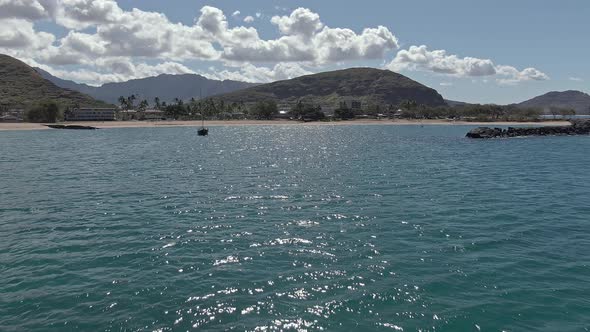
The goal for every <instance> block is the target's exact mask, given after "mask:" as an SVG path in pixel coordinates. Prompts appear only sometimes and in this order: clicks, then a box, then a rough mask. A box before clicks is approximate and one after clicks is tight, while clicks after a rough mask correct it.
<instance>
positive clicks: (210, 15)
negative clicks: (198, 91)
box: [0, 0, 548, 84]
mask: <svg viewBox="0 0 590 332" xmlns="http://www.w3.org/2000/svg"><path fill="white" fill-rule="evenodd" d="M240 15H241V13H240V11H235V12H233V13H232V16H233V17H238V16H240ZM256 17H258V18H262V17H264V16H263V15H262V13H256ZM255 19H256V18H255V17H253V16H248V17H246V18H245V19H244V21H245V22H246V23H252V22H253V21H254V20H255ZM38 20H46V21H47V20H51V21H52V22H53V23H54V24H57V25H60V26H62V27H64V28H66V29H68V30H69V31H68V32H67V33H66V34H65V35H64V36H62V37H61V38H59V39H56V38H55V36H54V35H52V34H50V33H46V32H42V31H37V30H36V29H35V24H34V23H35V22H36V21H38ZM270 22H271V23H272V24H273V25H274V26H276V28H277V31H278V36H277V37H276V38H274V39H273V38H271V39H264V38H261V37H260V35H259V34H258V31H257V30H256V29H255V28H254V27H247V26H235V27H230V24H229V22H228V20H227V17H226V15H225V14H224V13H223V11H222V10H220V9H219V8H215V7H212V6H204V7H202V8H201V10H200V13H199V14H198V15H197V17H195V20H194V22H193V23H192V24H184V23H178V22H172V21H170V20H169V19H168V17H166V15H164V14H163V13H159V12H151V11H143V10H140V9H137V8H134V9H132V10H124V9H122V8H121V7H119V5H118V4H117V2H116V1H115V0H0V52H1V53H7V54H10V55H14V56H17V57H19V58H21V59H26V61H27V62H28V63H33V62H34V63H39V64H42V65H44V66H46V67H47V68H53V71H51V70H48V71H50V72H55V73H61V74H63V77H64V78H70V79H74V80H80V81H84V82H90V83H100V82H107V81H121V80H124V79H130V78H138V77H145V76H146V75H151V74H159V73H162V72H164V70H169V71H170V72H171V73H185V72H190V71H191V70H190V69H189V68H187V67H186V66H184V65H183V64H182V62H184V61H187V60H191V61H194V60H199V61H217V62H221V63H223V64H224V65H225V66H226V67H227V68H239V69H226V70H223V71H220V72H218V73H217V74H212V73H208V75H218V77H219V78H224V77H225V78H233V79H240V80H244V81H249V82H268V81H272V80H278V79H286V78H292V77H295V76H299V75H303V74H308V73H309V69H306V68H316V69H317V68H318V67H321V66H324V65H327V64H334V63H338V64H342V63H346V62H347V61H357V60H370V59H383V58H384V56H385V54H387V52H389V51H392V50H397V49H398V48H399V42H398V39H397V37H396V36H395V35H394V34H393V33H392V32H391V31H390V30H389V29H388V28H386V27H384V26H377V27H370V28H366V29H364V30H362V31H360V32H357V31H353V30H351V29H348V28H343V27H334V28H333V27H329V26H327V25H326V24H324V23H323V22H322V20H321V18H320V15H319V14H317V13H315V12H313V11H311V10H309V9H307V8H297V9H295V10H293V11H292V12H291V13H290V14H287V15H283V16H281V15H279V16H273V17H272V18H271V19H270ZM147 63H159V65H153V64H151V65H150V64H147ZM260 64H263V66H261V65H260ZM71 65H74V66H76V68H77V69H76V70H74V71H72V70H67V69H63V67H67V66H71ZM387 67H388V68H390V69H392V70H428V71H433V72H437V73H443V74H450V75H454V76H459V77H478V76H491V75H496V76H497V77H498V79H497V81H498V82H499V83H501V84H514V83H515V82H522V81H527V80H545V79H548V77H547V75H546V74H544V73H542V72H541V71H539V70H537V69H534V68H526V69H524V70H520V71H519V70H518V69H516V68H514V67H511V66H498V65H495V64H494V63H493V62H492V61H491V60H489V59H478V58H471V57H465V58H461V57H458V56H456V55H452V54H447V53H446V51H444V50H435V51H430V50H428V48H427V47H426V46H412V47H410V48H409V49H408V50H402V51H399V52H398V54H397V56H396V57H395V59H393V61H392V62H391V63H390V64H389V65H387ZM59 70H61V71H59Z"/></svg>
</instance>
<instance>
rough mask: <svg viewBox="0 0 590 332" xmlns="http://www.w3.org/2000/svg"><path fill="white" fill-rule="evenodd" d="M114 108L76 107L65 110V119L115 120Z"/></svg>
mask: <svg viewBox="0 0 590 332" xmlns="http://www.w3.org/2000/svg"><path fill="white" fill-rule="evenodd" d="M116 113H117V112H116V109H115V108H76V109H73V110H69V111H66V112H65V114H64V119H65V120H66V121H115V120H116Z"/></svg>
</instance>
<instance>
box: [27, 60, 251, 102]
mask: <svg viewBox="0 0 590 332" xmlns="http://www.w3.org/2000/svg"><path fill="white" fill-rule="evenodd" d="M35 70H36V71H37V72H38V73H39V74H41V76H43V77H44V78H45V79H47V80H49V81H51V82H53V83H54V84H55V85H57V86H59V87H62V88H65V89H70V90H74V91H79V92H82V93H85V94H87V95H90V96H92V97H94V98H96V99H100V100H104V101H107V102H109V103H113V104H117V103H118V99H119V97H120V96H124V97H127V96H130V95H135V96H136V97H137V99H139V100H142V99H145V100H147V101H148V102H150V103H151V102H153V100H154V98H155V97H158V98H160V100H161V101H165V102H171V101H173V100H174V99H175V98H178V99H182V100H185V101H186V100H189V99H191V98H195V99H198V98H199V96H202V97H209V96H213V95H218V94H222V93H228V92H233V91H236V90H240V89H244V88H247V87H251V86H255V85H258V84H253V83H245V82H238V81H230V80H225V81H218V80H210V79H208V78H205V77H203V76H201V75H196V74H182V75H169V74H162V75H159V76H154V77H146V78H140V79H134V80H130V81H127V82H117V83H106V84H103V85H102V86H90V85H87V84H80V83H76V82H73V81H68V80H63V79H61V78H58V77H55V76H53V75H51V74H50V73H48V72H46V71H44V70H42V69H40V68H35Z"/></svg>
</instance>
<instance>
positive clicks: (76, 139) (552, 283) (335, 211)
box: [0, 125, 590, 331]
mask: <svg viewBox="0 0 590 332" xmlns="http://www.w3.org/2000/svg"><path fill="white" fill-rule="evenodd" d="M469 129H470V127H460V126H425V127H423V128H421V127H418V126H305V125H302V126H284V127H282V126H251V127H213V128H211V131H210V136H209V137H207V138H202V137H197V135H196V129H195V128H153V129H150V128H136V129H105V130H99V131H92V132H87V131H58V130H55V131H50V130H46V131H20V132H0V146H1V156H0V174H1V176H2V180H0V198H1V199H0V276H1V277H0V330H1V331H69V330H85V331H186V330H196V329H199V330H203V331H219V330H230V329H234V330H237V331H242V330H249V331H253V330H259V331H273V330H276V331H278V330H303V329H307V330H309V331H315V330H325V331H351V330H357V331H402V330H403V331H478V330H481V331H502V330H505V331H588V329H590V256H589V253H590V172H589V171H588V165H590V154H589V153H588V152H589V151H590V149H589V147H590V137H586V136H585V137H544V138H523V139H503V140H490V141H475V140H468V139H465V138H463V135H464V134H465V133H466V132H467V131H468V130H469Z"/></svg>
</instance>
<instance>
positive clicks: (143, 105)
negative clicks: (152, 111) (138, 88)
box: [137, 99, 149, 112]
mask: <svg viewBox="0 0 590 332" xmlns="http://www.w3.org/2000/svg"><path fill="white" fill-rule="evenodd" d="M148 106H149V104H148V102H147V100H145V99H144V100H142V101H141V102H140V103H139V106H138V107H137V108H139V110H140V111H142V112H143V111H145V110H146V109H147V108H148Z"/></svg>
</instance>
